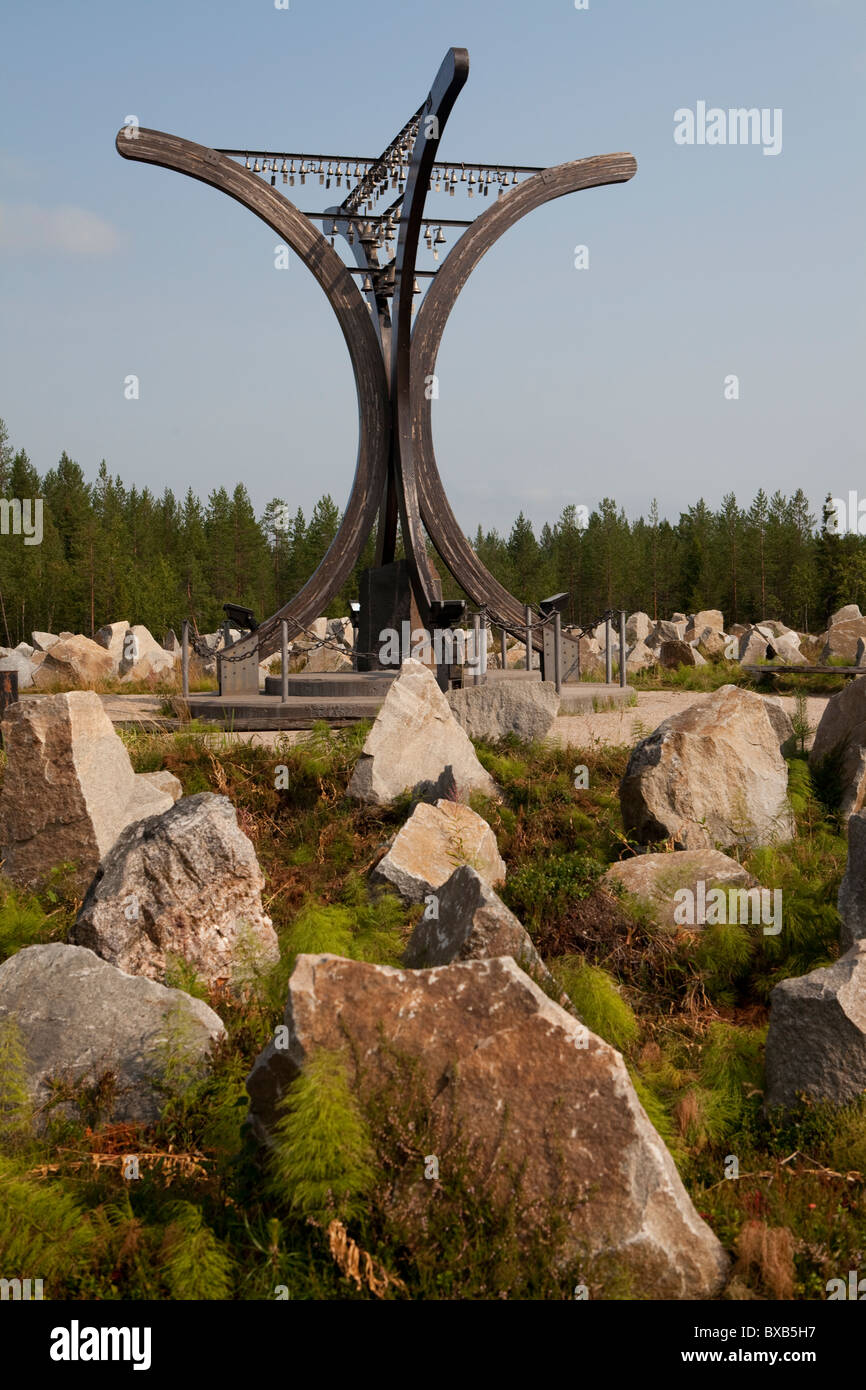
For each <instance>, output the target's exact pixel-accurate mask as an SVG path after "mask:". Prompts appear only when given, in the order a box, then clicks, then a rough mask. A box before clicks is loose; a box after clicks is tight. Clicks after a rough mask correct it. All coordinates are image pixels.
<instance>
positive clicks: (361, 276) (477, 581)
mask: <svg viewBox="0 0 866 1390" xmlns="http://www.w3.org/2000/svg"><path fill="white" fill-rule="evenodd" d="M468 75H469V54H468V52H467V51H466V49H464V48H452V49H450V50H449V51H448V53H447V54H446V56H445V59H444V61H443V63H442V65H441V67H440V69H439V72H438V74H437V76H436V78H435V80H434V82H433V85H432V87H431V89H430V92H429V94H428V96H427V99H426V101H425V102H424V103H423V104H422V105H421V106H420V107H419V108H418V110H417V111H416V112H415V113H414V115H413V116H412V117H411V118H410V120H409V121H408V122H407V123H406V125H404V126H403V128H402V129H401V130H400V132H399V133H398V134H397V135H396V136H395V137H394V139H393V140H392V141H391V142H390V144H389V145H388V146H387V147H386V149H385V150H384V151H383V153H382V154H381V155H380V156H379V157H378V158H365V157H363V156H357V157H355V156H346V155H342V156H337V155H304V154H290V153H274V152H270V153H269V152H267V151H254V150H250V149H247V150H238V149H219V150H217V149H210V148H208V147H207V146H204V145H198V144H195V143H194V142H192V141H191V140H183V139H181V138H180V137H179V136H175V135H167V134H164V133H163V132H161V131H157V130H147V129H145V128H143V127H138V126H134V127H129V126H127V127H123V128H122V129H121V130H120V131H119V132H118V134H117V138H116V142H115V143H116V147H117V150H118V153H119V154H121V155H122V156H123V157H124V158H125V159H132V160H139V161H141V162H143V163H146V164H157V165H159V166H161V167H162V168H165V169H174V170H176V171H177V172H178V173H182V174H186V175H188V176H189V177H190V178H194V179H198V180H199V181H201V182H202V183H207V184H210V185H211V186H212V187H214V188H216V189H218V190H219V191H220V192H222V193H226V194H228V196H229V197H231V198H234V199H235V200H236V201H237V202H239V203H242V204H243V206H244V207H246V208H249V210H250V211H251V212H253V213H255V214H256V216H257V217H259V218H261V220H262V221H263V222H265V223H266V224H267V225H268V226H269V227H271V228H272V229H273V230H274V231H275V232H276V233H277V235H278V236H279V237H280V238H281V239H282V241H283V242H285V243H286V245H288V246H289V247H291V249H292V250H293V251H294V252H295V253H296V254H297V255H298V256H299V257H300V258H301V260H302V261H303V262H304V263H305V265H306V266H307V267H308V268H309V270H310V271H311V272H312V274H313V275H314V276H315V278H316V279H317V281H318V282H319V284H320V285H321V287H322V289H323V290H324V292H325V294H326V296H327V298H328V300H329V302H330V304H331V307H332V309H333V310H334V313H335V314H336V316H337V320H338V322H339V324H340V328H341V329H342V332H343V336H344V338H345V341H346V345H347V347H348V350H349V356H350V358H351V362H352V368H353V372H354V376H355V385H356V389H357V394H358V408H359V417H360V434H359V446H358V459H357V464H356V469H355V478H354V482H353V485H352V490H351V494H350V497H349V501H348V504H347V507H346V511H345V513H344V516H343V520H342V524H341V525H340V528H339V530H338V532H337V535H336V537H335V539H334V541H333V543H332V545H331V547H330V549H329V550H328V553H327V554H326V556H325V558H324V559H323V560H322V562H321V564H320V565H319V567H318V569H317V570H316V572H315V573H314V574H313V575H312V576H311V578H310V579H309V580H308V581H307V583H306V584H305V585H304V586H303V588H301V589H300V591H299V592H298V593H297V594H296V595H295V596H294V597H293V598H292V599H291V600H290V601H289V602H288V603H287V604H285V605H284V606H283V607H282V608H281V609H280V610H279V612H277V613H275V614H274V615H273V616H272V617H270V618H267V619H265V620H264V621H263V622H262V623H261V624H260V625H259V627H258V628H257V629H256V631H255V632H254V633H252V634H250V635H249V636H247V637H244V638H242V639H241V640H240V642H237V643H235V646H234V649H233V653H232V655H233V656H235V655H237V656H243V655H244V654H249V655H250V656H251V657H252V656H253V654H256V659H257V660H258V661H262V660H264V659H265V658H266V657H267V656H269V655H271V654H272V653H273V652H275V651H276V650H277V649H278V647H279V646H280V637H281V624H282V623H283V622H285V623H287V625H288V631H289V634H290V636H295V635H296V634H297V633H298V632H300V631H301V630H302V629H303V628H305V627H307V626H309V624H310V623H311V622H312V621H313V619H315V618H317V617H318V616H319V615H320V614H321V613H322V612H323V611H324V610H325V608H326V607H327V605H328V603H329V602H330V600H331V599H332V598H333V596H334V595H335V594H336V593H338V592H339V590H340V589H341V588H342V587H343V585H344V584H345V582H346V580H347V579H348V576H349V575H350V574H351V572H352V569H353V568H354V566H355V564H356V563H357V560H358V558H359V556H360V554H361V551H362V549H363V546H364V543H365V541H366V540H367V537H368V536H369V534H370V532H371V530H372V528H373V525H374V524H375V523H376V520H377V516H378V529H377V552H376V563H377V564H378V565H385V564H388V563H389V562H390V561H392V560H393V559H394V556H395V547H396V542H397V525H398V521H399V524H400V530H401V533H402V540H403V546H404V550H405V554H406V559H407V562H408V567H409V573H410V577H411V583H412V588H413V592H414V597H415V600H416V602H417V606H418V611H419V613H420V615H421V617H422V620H423V621H425V622H426V623H428V625H429V617H430V613H431V606H432V605H433V604H434V603H435V602H436V601H437V600H440V599H441V584H440V581H439V578H438V575H437V574H436V572H435V570H434V568H433V566H432V565H430V563H429V561H428V556H427V546H426V538H425V529H426V533H427V534H428V535H429V537H430V539H431V540H432V542H433V545H434V546H435V548H436V551H437V552H438V554H439V556H440V557H441V559H442V560H443V562H444V563H445V565H446V566H447V568H448V569H449V571H450V572H451V574H452V575H453V576H454V578H455V579H456V580H457V582H458V583H459V584H460V585H461V587H462V588H463V589H464V591H465V592H466V593H467V594H468V595H469V596H470V598H471V599H472V601H473V602H474V603H476V604H478V605H479V606H480V607H484V608H486V610H487V612H488V614H489V615H490V618H491V619H492V620H493V621H494V622H495V623H498V624H499V625H500V626H502V627H505V628H507V629H509V630H513V631H518V630H520V631H522V630H523V629H524V625H525V609H524V605H523V604H522V603H521V602H519V601H518V600H517V599H516V598H515V597H514V596H513V595H512V594H510V593H509V592H508V590H507V589H505V588H504V587H503V586H502V585H501V584H500V583H499V582H498V581H497V580H496V579H495V578H494V577H493V575H491V574H490V573H489V571H488V570H487V569H486V568H485V567H484V565H483V564H482V563H481V561H480V560H479V558H478V556H477V555H476V554H475V553H474V551H473V550H472V548H471V546H470V545H469V543H468V541H467V539H466V537H465V536H464V534H463V532H462V531H461V529H460V526H459V525H458V523H457V520H456V518H455V516H454V513H453V512H452V510H451V507H450V505H449V503H448V499H447V497H446V495H445V489H444V487H443V485H442V480H441V477H440V475H439V470H438V468H437V465H436V456H435V452H434V448H433V431H432V414H431V410H432V407H431V400H430V398H429V396H430V393H429V392H428V391H427V390H426V389H425V388H426V383H427V382H428V381H429V379H430V378H431V377H433V376H434V375H435V369H436V359H437V356H438V352H439V346H440V343H441V341H442V336H443V333H444V331H445V325H446V323H447V322H448V317H449V315H450V313H451V310H452V309H453V307H454V304H455V303H456V301H457V298H458V296H459V294H460V291H461V290H462V288H463V286H464V285H465V284H466V281H467V280H468V278H469V276H470V275H471V273H472V271H473V270H474V269H475V266H476V265H477V264H478V262H479V261H480V260H481V258H482V257H483V256H484V255H485V254H486V252H487V251H489V250H490V248H491V247H492V246H493V245H494V244H495V243H496V242H497V241H498V239H499V237H501V236H502V235H503V233H504V232H506V231H507V230H508V229H509V227H512V226H514V224H515V222H517V221H519V220H520V219H521V218H522V217H525V216H526V215H527V213H529V212H531V211H533V209H534V208H537V207H540V206H541V205H542V204H543V203H547V202H549V201H551V199H553V198H560V197H562V196H563V195H565V194H566V193H574V192H576V191H578V190H579V189H584V188H596V187H599V186H601V185H604V184H611V183H624V182H626V181H627V180H629V179H630V178H632V177H633V175H634V174H635V172H636V170H637V163H636V161H635V159H634V157H633V156H632V155H630V154H608V155H599V156H596V157H594V158H590V159H578V160H574V161H571V162H569V163H566V164H559V165H555V166H554V167H552V168H548V169H545V168H540V167H539V168H536V167H526V166H520V165H511V164H509V165H503V164H501V163H498V162H492V161H488V162H481V163H478V162H471V163H465V162H460V161H453V160H452V161H450V162H449V163H443V162H441V161H440V160H438V158H437V155H438V149H439V144H440V141H441V138H442V133H443V131H444V128H445V124H446V122H447V120H448V117H449V116H450V114H451V111H452V109H453V107H454V104H455V102H456V100H457V98H458V96H459V94H460V92H461V90H462V88H463V86H464V84H465V82H466V79H467V77H468ZM241 161H242V162H241ZM353 165H354V169H352V168H351V166H353ZM344 166H345V167H344ZM262 174H264V175H265V177H266V178H268V177H269V182H265V181H263V179H262V178H261V177H260V176H261V175H262ZM279 176H281V177H282V181H283V184H286V183H291V184H292V185H294V184H295V181H296V179H297V180H298V181H299V184H300V185H304V184H305V183H306V180H307V179H308V178H309V179H311V180H312V181H313V182H314V181H315V179H316V178H317V177H318V180H319V184H320V185H324V186H325V187H327V188H330V186H331V184H332V183H334V182H335V181H336V185H337V187H341V186H342V181H343V179H345V181H346V187H347V190H348V191H347V193H346V196H345V197H344V199H343V201H342V202H341V203H339V204H333V205H331V206H330V207H328V208H326V209H325V210H324V211H323V212H321V213H316V212H301V211H300V210H299V209H298V208H297V207H296V206H295V204H294V203H293V202H291V201H290V200H289V199H288V198H287V197H286V196H285V194H282V193H278V192H277V191H276V187H275V186H276V182H277V178H278V177H279ZM352 184H354V186H353V187H352V186H351V185H352ZM458 187H459V188H461V189H463V190H465V191H466V192H467V193H468V195H469V196H470V197H472V196H473V194H474V193H476V192H477V193H478V194H479V195H480V196H482V197H484V196H489V194H490V190H491V187H493V188H495V189H496V193H497V196H496V197H495V199H494V201H493V202H492V203H491V204H490V205H489V206H488V207H487V209H486V210H485V211H484V212H483V213H482V214H481V215H480V216H479V217H477V218H476V219H475V220H474V221H461V220H454V219H443V218H436V217H428V216H425V204H426V200H427V196H428V193H430V192H431V191H433V192H442V191H447V192H448V193H450V194H452V195H453V194H454V193H456V191H457V188H458ZM506 189H507V190H508V191H506ZM395 190H396V194H397V196H396V197H395V198H393V200H392V201H391V202H390V204H389V205H388V206H387V207H386V208H385V210H384V211H383V212H378V213H377V212H375V211H374V209H375V208H376V207H377V206H379V205H380V202H381V200H382V198H383V197H384V196H385V195H386V193H393V192H394V191H395ZM314 222H321V223H322V224H323V227H324V231H323V232H321V231H319V230H318V229H317V228H316V227H315V226H314V225H313V224H314ZM445 227H448V228H449V229H452V228H459V229H461V230H462V235H461V236H460V237H459V239H458V241H457V243H456V246H455V247H454V249H453V250H452V251H451V252H450V254H449V255H448V256H447V258H446V259H445V260H444V261H443V263H442V265H441V266H440V267H439V268H438V269H437V270H435V271H427V272H424V271H419V270H418V269H417V266H416V262H417V259H418V254H419V248H420V243H421V239H422V237H423V238H424V239H425V241H426V243H427V246H428V247H429V248H430V249H432V250H433V252H434V256H435V257H436V258H437V260H438V251H437V248H438V246H440V245H442V244H443V242H444V241H445V235H444V231H443V229H444V228H445ZM434 229H436V230H435V233H434ZM338 235H339V236H340V237H342V238H343V239H344V241H345V243H346V245H347V247H348V248H349V252H350V256H351V257H352V259H354V261H355V264H354V265H347V264H345V263H344V261H343V259H342V258H341V257H340V256H339V255H338V254H337V251H336V250H335V249H334V240H335V238H336V237H337V236H338ZM434 236H435V239H434ZM389 243H394V244H395V249H394V250H393V254H391V256H390V259H382V258H381V257H380V253H381V252H382V251H383V250H384V251H385V253H386V255H387V254H388V251H389ZM419 278H429V279H430V281H431V283H430V287H429V289H428V291H427V293H426V295H425V297H424V299H423V301H422V303H421V307H420V309H419V311H418V314H417V317H416V319H415V322H414V327H413V313H414V299H415V296H416V295H419V294H420V285H419ZM356 279H357V280H359V281H360V285H359V284H358V283H356Z"/></svg>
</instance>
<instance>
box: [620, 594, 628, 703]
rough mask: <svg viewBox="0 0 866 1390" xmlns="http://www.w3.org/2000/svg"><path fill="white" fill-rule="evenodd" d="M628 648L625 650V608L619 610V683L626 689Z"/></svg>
mask: <svg viewBox="0 0 866 1390" xmlns="http://www.w3.org/2000/svg"><path fill="white" fill-rule="evenodd" d="M625 665H626V650H625V609H624V608H621V609H620V611H619V683H620V685H621V686H622V688H623V690H625V687H626V684H627V672H626V669H625Z"/></svg>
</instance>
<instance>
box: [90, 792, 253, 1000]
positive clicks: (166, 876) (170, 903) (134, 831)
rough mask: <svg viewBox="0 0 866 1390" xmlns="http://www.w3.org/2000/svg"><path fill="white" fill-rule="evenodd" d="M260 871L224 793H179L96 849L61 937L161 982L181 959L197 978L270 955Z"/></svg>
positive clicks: (238, 969)
mask: <svg viewBox="0 0 866 1390" xmlns="http://www.w3.org/2000/svg"><path fill="white" fill-rule="evenodd" d="M263 887H264V877H263V875H262V871H261V869H260V868H259V862H258V859H257V858H256V852H255V850H254V849H253V846H252V843H251V841H250V840H249V839H248V837H247V836H246V835H245V834H244V833H243V831H242V830H241V829H240V827H239V825H238V818H237V812H236V811H235V808H234V806H232V804H231V802H230V801H229V800H228V798H227V797H225V796H215V795H214V794H213V793H212V792H201V793H199V794H198V795H197V796H187V797H183V798H182V799H181V800H180V801H178V802H177V803H176V804H175V805H173V806H172V807H171V809H170V810H168V811H165V812H163V814H162V815H158V816H150V817H148V819H147V820H143V821H138V822H137V823H136V824H134V825H130V826H128V827H127V829H126V830H124V831H123V833H122V834H121V835H120V836H119V837H118V839H117V840H116V841H115V843H114V844H113V845H112V847H111V849H110V850H109V851H108V853H107V854H106V855H104V857H103V859H102V862H101V864H100V865H99V868H98V870H97V872H96V877H95V878H94V880H93V882H92V884H91V885H90V889H89V891H88V894H87V897H86V898H85V900H84V903H83V904H82V907H81V911H80V912H79V914H78V917H77V919H76V922H75V924H74V926H73V928H72V931H71V932H70V940H71V941H73V942H75V943H76V944H77V945H79V946H87V947H89V949H90V950H91V951H95V952H96V954H97V955H98V956H101V957H102V958H103V959H104V960H107V961H109V962H110V963H111V964H112V965H116V966H117V967H118V969H120V970H125V971H126V972H127V974H129V975H147V976H148V978H149V979H151V980H160V981H163V982H164V980H165V975H166V968H167V966H168V965H169V964H170V963H171V961H172V960H177V959H180V960H183V961H186V963H187V964H188V965H190V966H192V968H193V970H194V971H195V973H196V975H197V976H198V977H199V978H200V979H201V980H204V981H205V983H207V984H214V983H215V982H216V981H217V980H220V979H226V980H229V981H231V982H233V983H234V982H236V981H240V980H243V979H248V978H250V977H251V976H252V974H253V973H254V971H255V970H256V969H257V968H262V967H265V966H267V965H272V964H273V963H274V962H275V961H277V960H279V955H280V948H279V942H278V941H277V935H276V932H275V931H274V928H273V925H272V923H271V919H270V917H268V916H267V914H266V913H265V910H264V908H263V906H262V888H263Z"/></svg>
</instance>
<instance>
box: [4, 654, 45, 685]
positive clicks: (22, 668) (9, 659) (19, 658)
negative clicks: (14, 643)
mask: <svg viewBox="0 0 866 1390" xmlns="http://www.w3.org/2000/svg"><path fill="white" fill-rule="evenodd" d="M40 664H41V663H38V664H37V663H34V662H33V661H31V660H30V657H29V656H26V655H25V654H24V652H20V651H18V649H17V647H13V648H12V649H11V650H10V648H9V647H0V671H16V672H17V673H18V689H19V690H29V689H30V687H31V686H32V685H33V677H34V675H35V674H36V672H37V671H38V669H39V665H40Z"/></svg>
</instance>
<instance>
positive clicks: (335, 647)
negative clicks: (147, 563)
mask: <svg viewBox="0 0 866 1390" xmlns="http://www.w3.org/2000/svg"><path fill="white" fill-rule="evenodd" d="M616 611H618V610H614V609H612V610H611V612H612V613H613V612H616ZM476 613H480V614H482V615H483V616H484V617H487V610H486V609H484V608H479V609H473V610H471V611H470V613H469V614H468V615H467V616H470V617H473V618H474V616H475V614H476ZM555 616H556V615H555V614H554V613H548V614H547V615H546V616H544V617H542V616H540V615H539V616H537V617H536V616H535V615H533V621H532V632H533V633H535V632H537V631H538V629H539V628H542V627H545V626H546V625H547V624H548V623H551V622H553V620H554V618H555ZM605 616H607V615H605ZM487 621H488V622H489V621H490V620H489V618H487ZM599 621H600V622H603V621H604V617H602V618H601V619H599ZM483 626H484V628H485V630H486V624H483ZM493 626H499V624H493ZM503 626H506V625H504V624H503ZM590 626H592V624H590ZM444 630H445V629H443V631H444ZM454 630H456V629H454ZM464 630H465V631H467V632H468V633H471V632H472V631H473V629H472V628H471V627H470V628H467V629H464ZM586 630H587V629H584V631H586ZM506 631H507V632H511V634H512V636H517V634H516V633H515V632H514V631H513V629H512V628H510V627H508V626H506ZM522 631H523V637H522V638H519V639H518V640H521V641H523V642H524V643H525V641H526V628H525V627H523V629H522ZM252 635H253V633H248V634H247V636H252ZM581 635H583V633H582V634H581ZM301 636H303V637H306V638H308V639H309V641H310V642H311V644H312V646H313V647H315V648H317V649H321V648H323V647H324V648H327V649H328V650H329V651H335V652H338V653H339V654H340V655H341V656H354V657H355V658H357V657H363V658H366V659H367V660H373V661H378V660H379V658H380V652H379V651H374V652H366V651H360V650H358V649H357V648H346V647H344V646H343V645H341V643H340V642H339V641H338V640H337V639H336V638H335V637H332V636H327V637H319V636H317V634H316V633H314V632H313V631H312V630H311V629H310V628H308V627H304V626H303V625H298V627H297V631H296V632H295V635H294V636H293V637H292V638H290V639H289V642H290V645H291V643H292V642H295V641H297V639H298V637H301ZM244 640H245V638H238V639H237V641H244ZM187 641H188V643H189V650H190V654H192V653H195V655H196V656H199V657H201V658H202V660H204V661H213V660H215V659H216V658H217V657H219V659H220V661H224V662H230V661H248V660H249V658H250V655H251V653H250V652H239V653H238V654H237V656H232V655H231V647H210V646H208V644H207V642H206V641H205V640H204V638H203V637H196V636H195V635H194V634H193V633H192V632H190V631H189V630H187ZM234 645H235V643H232V646H234ZM277 656H279V652H274V653H273V654H272V655H271V656H270V657H266V658H265V661H274V660H276V658H277ZM261 664H262V665H264V664H265V663H264V662H262V663H261Z"/></svg>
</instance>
